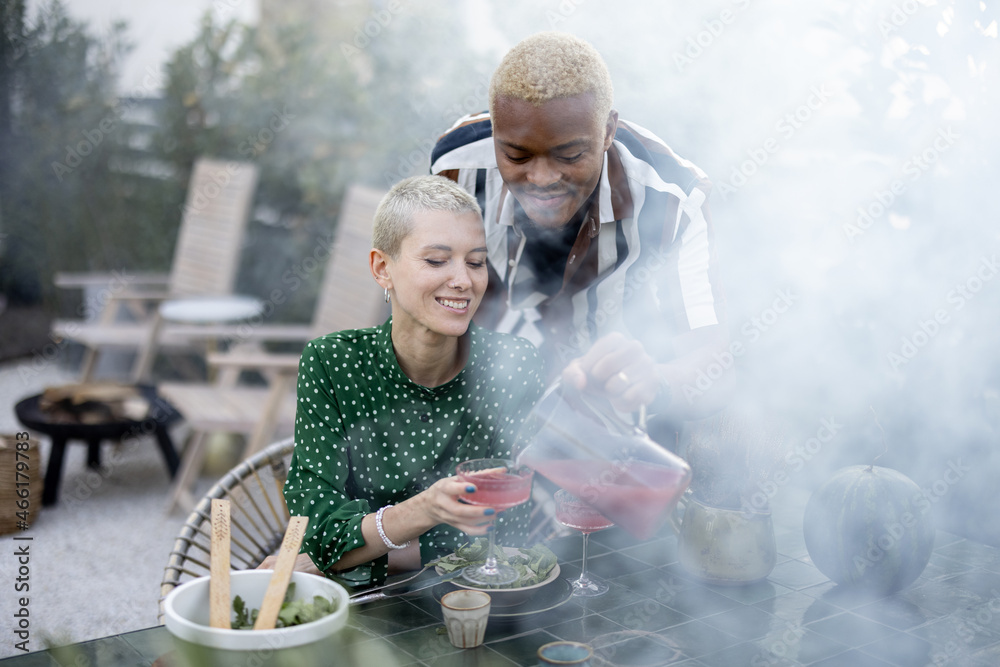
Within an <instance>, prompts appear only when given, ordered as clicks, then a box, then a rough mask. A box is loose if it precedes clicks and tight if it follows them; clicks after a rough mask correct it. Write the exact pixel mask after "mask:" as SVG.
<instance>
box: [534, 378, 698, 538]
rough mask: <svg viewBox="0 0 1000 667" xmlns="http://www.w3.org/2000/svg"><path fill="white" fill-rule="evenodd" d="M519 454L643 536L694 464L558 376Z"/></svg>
mask: <svg viewBox="0 0 1000 667" xmlns="http://www.w3.org/2000/svg"><path fill="white" fill-rule="evenodd" d="M519 448H520V451H519V453H518V454H517V456H518V462H519V463H523V464H525V465H527V466H529V467H531V468H533V469H534V470H535V472H537V473H538V474H539V475H542V476H543V477H545V478H546V479H548V480H549V481H551V482H552V483H553V484H555V485H556V486H559V487H562V488H564V489H566V490H567V491H569V492H570V493H572V494H573V495H574V496H576V497H577V498H580V499H581V500H583V501H584V502H586V503H588V504H590V505H592V506H593V507H594V508H595V509H596V510H597V511H599V512H600V513H601V514H603V515H604V516H605V517H607V518H608V519H610V520H611V521H613V522H615V523H616V524H617V525H619V526H621V527H622V528H623V529H624V530H625V531H627V532H628V533H629V534H631V535H632V536H634V537H636V538H638V539H648V538H649V537H651V536H652V535H653V534H654V533H656V531H657V530H658V529H659V528H660V527H661V526H662V525H663V524H664V523H665V522H666V521H667V520H668V519H669V517H670V514H671V512H672V511H673V509H674V507H676V505H677V501H678V500H679V499H680V497H681V496H682V495H683V493H684V491H685V490H686V489H687V488H688V485H689V484H690V483H691V468H690V467H689V466H688V464H687V463H686V462H685V461H684V460H683V459H682V458H680V457H679V456H677V455H676V454H674V453H673V452H671V451H669V450H667V449H665V448H663V447H661V446H660V445H658V444H656V443H655V442H654V441H653V440H651V439H650V438H649V436H648V435H647V434H646V432H645V431H644V430H643V429H642V428H640V426H639V425H637V424H633V423H630V422H629V421H628V420H627V419H626V418H625V417H623V416H622V415H621V414H620V413H618V412H616V411H615V410H614V408H613V407H612V406H611V404H610V402H609V401H608V400H607V399H606V398H604V397H601V396H597V395H594V394H591V393H587V392H582V391H578V390H576V389H574V388H572V387H569V386H565V385H561V384H559V383H557V384H555V385H554V386H553V387H552V388H550V389H549V390H548V391H547V392H546V394H545V395H544V396H543V397H542V398H541V400H540V401H539V402H538V404H537V405H536V406H535V407H534V409H533V410H532V411H531V413H530V414H529V416H528V418H527V420H526V421H525V424H524V427H523V429H522V431H521V436H520V439H519Z"/></svg>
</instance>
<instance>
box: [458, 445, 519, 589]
mask: <svg viewBox="0 0 1000 667" xmlns="http://www.w3.org/2000/svg"><path fill="white" fill-rule="evenodd" d="M455 474H456V475H458V477H459V478H460V479H461V480H462V481H463V482H467V483H469V484H474V485H475V487H476V491H475V493H469V494H465V495H462V496H460V498H461V499H462V500H464V501H465V502H467V503H469V504H471V505H482V506H484V507H492V508H494V509H495V510H497V512H502V511H503V510H505V509H509V508H511V507H514V506H515V505H520V504H521V503H523V502H525V501H527V500H528V498H530V497H531V480H532V477H533V476H534V472H533V471H532V470H531V468H527V467H525V466H519V465H517V464H515V463H514V462H513V461H511V460H509V459H472V460H470V461H464V462H462V463H459V464H458V466H456V467H455ZM462 577H463V578H465V579H466V580H467V581H470V582H472V583H474V584H479V585H480V586H490V585H502V584H509V583H511V582H512V581H514V580H516V579H517V570H515V569H514V568H512V567H510V566H509V565H504V564H502V563H498V562H497V558H496V531H495V530H490V531H489V547H488V549H487V551H486V562H485V563H483V564H482V565H478V566H476V565H470V566H469V567H467V568H465V570H463V571H462Z"/></svg>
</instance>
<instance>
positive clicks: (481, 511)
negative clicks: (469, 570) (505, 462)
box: [412, 477, 496, 535]
mask: <svg viewBox="0 0 1000 667" xmlns="http://www.w3.org/2000/svg"><path fill="white" fill-rule="evenodd" d="M475 492H476V487H475V485H473V484H470V483H468V482H465V481H463V480H462V479H460V478H459V477H445V478H444V479H439V480H438V481H436V482H434V484H432V485H431V486H430V487H429V488H428V489H427V490H426V491H423V492H421V493H419V494H417V495H416V496H414V497H413V499H412V500H413V501H414V502H417V503H419V507H420V510H421V511H422V512H423V513H424V514H425V515H426V516H427V519H428V522H429V523H431V522H432V525H435V526H436V525H439V524H448V525H449V526H452V527H454V528H457V529H458V530H461V531H462V532H464V533H467V534H469V535H485V534H486V532H487V529H488V528H489V527H490V525H491V524H492V523H493V520H494V519H495V518H496V510H494V509H493V508H492V507H485V508H484V507H482V506H478V505H470V504H468V503H466V502H464V501H460V500H459V498H460V497H462V496H466V497H468V496H471V495H473V494H475Z"/></svg>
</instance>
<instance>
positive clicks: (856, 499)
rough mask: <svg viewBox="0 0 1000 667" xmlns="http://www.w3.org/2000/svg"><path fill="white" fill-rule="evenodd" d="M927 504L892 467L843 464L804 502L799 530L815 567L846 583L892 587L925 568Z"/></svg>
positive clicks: (929, 531) (930, 530)
mask: <svg viewBox="0 0 1000 667" xmlns="http://www.w3.org/2000/svg"><path fill="white" fill-rule="evenodd" d="M929 508H930V504H929V503H928V502H927V501H926V499H924V498H923V494H922V492H921V490H920V487H918V486H917V485H916V484H915V483H914V482H913V480H911V479H910V478H909V477H907V476H906V475H904V474H903V473H901V472H899V471H896V470H892V469H891V468H881V467H878V466H874V465H856V466H849V467H847V468H842V469H840V470H838V471H837V472H835V473H834V474H833V476H832V477H831V478H830V479H829V480H828V481H827V482H826V483H825V484H823V486H821V487H820V488H819V489H817V490H816V491H815V492H814V493H813V495H812V497H811V498H810V499H809V502H808V504H807V505H806V511H805V516H804V519H803V536H804V537H805V543H806V549H807V550H808V551H809V557H810V558H812V561H813V563H814V564H815V565H816V567H817V568H819V571H820V572H822V573H823V574H825V575H826V576H828V577H829V578H830V579H831V580H833V581H835V582H836V583H838V584H841V585H844V586H852V587H859V588H864V589H865V590H869V591H873V592H877V593H892V592H895V591H898V590H901V589H903V588H905V587H906V586H909V585H910V584H911V583H913V582H914V581H915V580H916V578H917V577H919V576H920V573H921V572H923V571H924V568H925V567H926V566H927V562H928V561H929V560H930V557H931V551H932V550H933V548H934V526H933V523H932V520H931V517H930V513H929V511H928V510H929Z"/></svg>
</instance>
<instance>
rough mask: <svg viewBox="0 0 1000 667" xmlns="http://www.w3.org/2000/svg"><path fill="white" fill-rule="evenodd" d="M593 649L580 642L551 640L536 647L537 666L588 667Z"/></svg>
mask: <svg viewBox="0 0 1000 667" xmlns="http://www.w3.org/2000/svg"><path fill="white" fill-rule="evenodd" d="M593 655H594V651H593V650H592V649H591V648H590V646H588V645H587V644H581V643H580V642H552V643H550V644H545V645H544V646H542V647H541V648H539V649H538V661H539V662H538V665H539V667H548V665H576V666H577V667H588V666H589V665H590V659H591V658H592V657H593Z"/></svg>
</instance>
